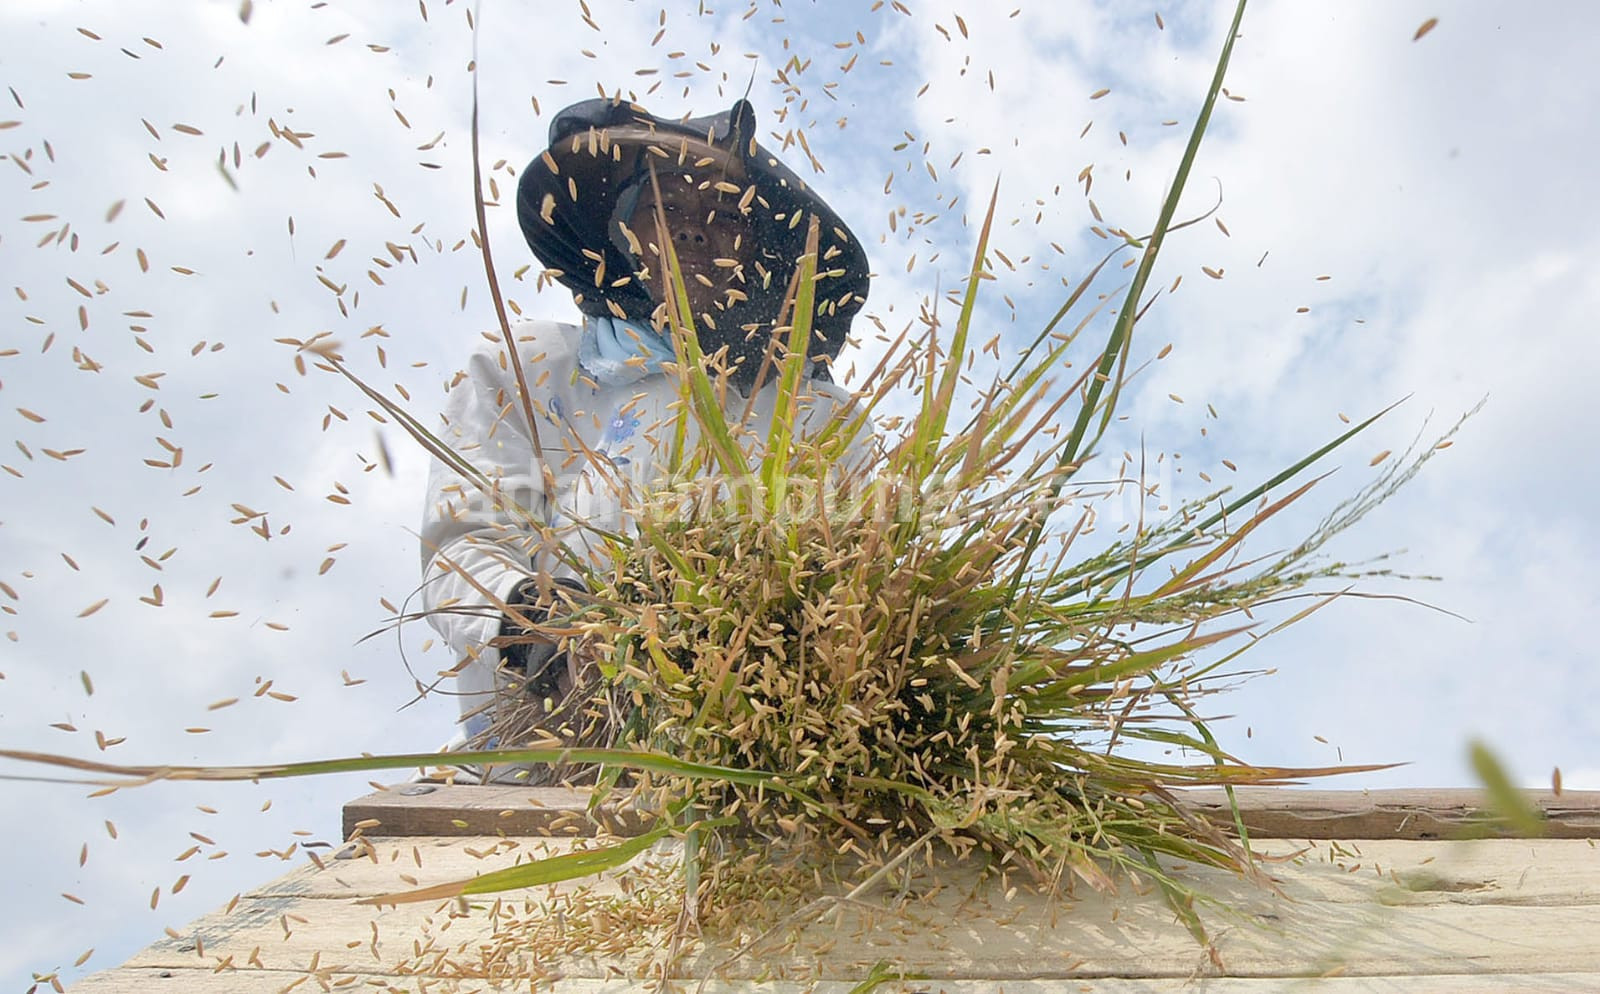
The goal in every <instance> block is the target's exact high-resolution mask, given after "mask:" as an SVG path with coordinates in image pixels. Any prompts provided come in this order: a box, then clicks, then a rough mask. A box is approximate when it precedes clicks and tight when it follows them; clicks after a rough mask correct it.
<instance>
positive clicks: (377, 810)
mask: <svg viewBox="0 0 1600 994" xmlns="http://www.w3.org/2000/svg"><path fill="white" fill-rule="evenodd" d="M424 788H432V789H431V790H427V791H426V792H425V793H409V794H408V793H406V791H419V790H423V789H424ZM1181 796H1182V797H1184V798H1185V799H1187V800H1188V801H1189V803H1190V804H1191V805H1192V806H1193V807H1194V808H1195V809H1196V810H1197V811H1198V812H1199V813H1200V814H1202V815H1204V816H1205V817H1206V818H1209V819H1210V820H1212V821H1213V822H1216V823H1217V824H1219V825H1222V826H1224V827H1231V826H1232V825H1233V816H1232V814H1231V812H1230V811H1229V808H1228V803H1227V798H1226V796H1225V795H1224V794H1223V792H1222V791H1221V790H1190V791H1184V792H1181ZM1236 796H1237V797H1238V801H1239V810H1240V813H1241V815H1242V816H1243V818H1244V823H1245V827H1246V828H1247V829H1248V830H1249V831H1250V833H1251V835H1252V836H1254V837H1258V838H1277V839H1416V840H1423V841H1427V840H1435V839H1466V838H1473V837H1477V836H1481V835H1492V836H1496V837H1509V833H1508V832H1507V831H1506V830H1505V829H1504V827H1503V826H1501V825H1499V824H1497V822H1496V821H1495V819H1494V817H1493V815H1492V813H1491V812H1489V811H1488V810H1487V808H1486V806H1485V804H1484V800H1483V795H1482V793H1481V792H1480V791H1476V790H1445V789H1432V790H1416V789H1398V790H1302V789H1298V788H1282V787H1242V788H1237V789H1236ZM1527 796H1528V799H1529V800H1530V801H1531V802H1532V803H1534V804H1535V805H1537V806H1538V808H1539V810H1540V811H1541V812H1542V813H1543V814H1544V817H1545V828H1546V836H1547V837H1548V838H1555V839H1587V838H1600V791H1566V792H1564V793H1562V794H1561V795H1560V796H1557V795H1555V794H1551V793H1549V792H1548V791H1545V792H1530V793H1529V794H1528V795H1527ZM588 806H589V794H588V792H587V791H582V790H569V789H565V788H559V787H508V786H501V785H492V786H464V785H462V786H458V785H451V784H398V785H396V786H395V787H392V788H390V789H388V790H382V791H376V792H374V793H372V794H368V795H366V796H365V797H360V798H357V799H356V800H354V801H351V802H350V803H349V804H346V805H345V808H344V831H345V837H346V838H348V837H349V836H350V834H351V833H352V832H354V831H355V830H356V826H357V825H363V824H364V825H365V826H366V827H365V828H364V829H363V830H362V831H363V833H364V834H366V835H369V836H396V835H406V836H409V835H506V836H529V835H593V834H594V833H595V832H596V830H598V829H602V828H603V829H606V830H609V831H628V830H630V829H632V828H634V827H635V826H637V825H638V823H639V819H638V817H637V816H636V815H634V814H633V813H632V812H631V811H629V810H628V809H627V808H625V807H620V806H618V805H613V804H603V805H600V806H599V807H598V808H597V809H596V810H595V811H593V812H591V811H589V810H588ZM374 822H376V824H372V823H374Z"/></svg>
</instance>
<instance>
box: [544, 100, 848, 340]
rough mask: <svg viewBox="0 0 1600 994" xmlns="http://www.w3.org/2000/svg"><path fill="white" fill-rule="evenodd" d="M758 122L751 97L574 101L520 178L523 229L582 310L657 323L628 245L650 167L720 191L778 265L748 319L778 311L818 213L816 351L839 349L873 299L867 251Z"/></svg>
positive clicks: (740, 319)
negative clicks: (712, 106) (709, 101)
mask: <svg viewBox="0 0 1600 994" xmlns="http://www.w3.org/2000/svg"><path fill="white" fill-rule="evenodd" d="M755 127H756V120H755V110H754V108H752V107H751V106H750V104H749V102H748V101H745V100H740V101H738V102H737V103H735V104H734V105H733V107H732V108H730V109H729V110H727V111H724V112H722V113H720V114H714V115H711V116H709V117H697V118H689V119H686V120H677V121H667V120H662V119H660V118H657V117H655V116H653V115H651V114H649V113H648V112H646V111H645V110H643V109H642V108H640V107H638V106H636V105H634V104H631V103H627V102H624V101H615V100H609V99H594V100H585V101H583V102H581V103H577V104H573V105H572V106H570V107H568V108H566V109H565V110H563V111H561V112H560V113H559V114H557V115H556V118H555V120H553V121H552V122H551V123H550V147H549V148H548V149H546V150H545V151H544V152H542V153H540V154H539V155H538V156H537V157H536V158H535V159H534V160H533V161H532V162H530V163H529V164H528V167H527V168H526V169H525V170H523V173H522V178H521V180H520V182H519V184H518V188H517V220H518V221H519V222H520V223H521V225H522V233H523V235H524V236H525V237H526V238H527V240H528V245H529V246H530V247H531V248H532V249H533V253H534V255H536V256H538V257H539V260H540V261H541V262H543V263H544V264H545V266H546V267H547V268H549V269H550V270H552V271H554V272H555V274H556V278H557V279H558V280H559V281H560V282H561V283H562V284H564V285H565V286H566V287H567V288H568V289H570V290H571V291H572V293H573V297H574V298H575V299H576V301H577V304H578V307H579V309H580V310H582V311H583V312H584V313H586V314H594V315H615V316H618V317H624V318H628V319H630V320H634V321H640V322H648V321H649V319H650V316H651V312H652V311H653V310H654V306H655V305H654V303H653V300H652V296H651V294H650V292H649V289H648V288H647V287H645V286H644V285H642V281H641V280H640V279H639V278H638V274H639V270H640V269H641V268H642V267H644V266H646V265H649V264H650V263H649V260H646V259H643V258H641V257H640V255H638V254H636V253H634V252H632V251H630V250H629V246H630V242H629V241H628V240H626V236H624V235H623V233H622V232H621V224H622V223H624V222H626V221H627V220H628V219H629V217H630V216H631V215H632V213H633V205H634V204H635V203H636V202H637V200H638V198H639V196H640V192H641V190H643V189H647V188H648V184H649V183H650V173H651V171H652V168H653V170H654V172H655V173H656V176H657V178H658V182H659V181H661V180H662V179H663V178H666V179H670V180H671V181H672V182H680V183H681V182H690V183H693V184H695V185H696V186H697V187H698V188H699V189H701V190H707V191H710V190H714V191H716V194H720V195H721V196H723V197H724V198H725V199H727V200H729V201H731V202H733V203H734V204H736V205H737V206H738V208H739V209H740V210H741V211H742V212H743V213H744V216H745V220H746V221H747V222H748V228H747V229H746V236H745V237H746V243H745V244H746V246H747V248H746V251H747V252H749V253H750V254H751V255H752V256H753V257H754V258H756V259H757V260H758V261H760V262H761V263H762V265H761V268H762V269H763V270H770V272H771V276H770V279H767V280H766V281H765V287H764V288H763V287H760V286H757V287H754V288H750V287H747V288H746V293H748V295H749V297H750V298H751V299H750V300H749V301H748V302H746V303H744V304H741V305H740V306H739V308H738V313H737V315H733V316H732V317H733V319H734V320H735V321H736V322H737V323H738V325H739V326H741V327H743V328H746V329H748V328H749V327H750V326H751V325H758V326H762V325H764V326H767V327H770V326H771V325H772V323H773V322H774V321H775V320H776V319H777V317H778V313H779V309H780V307H781V305H782V301H783V295H784V291H785V289H786V288H787V287H788V285H789V282H790V279H791V278H792V276H793V272H794V269H795V265H796V263H797V261H798V259H799V258H800V256H801V254H802V253H803V252H804V250H805V242H806V235H807V230H808V228H809V227H810V219H811V218H813V217H815V218H816V219H817V220H818V222H819V225H820V227H819V245H818V259H819V261H818V266H817V268H818V271H819V272H820V273H823V274H824V276H823V278H822V279H821V280H820V281H819V282H818V284H817V294H816V299H817V311H816V315H815V318H814V321H813V331H812V342H813V345H812V349H811V352H812V355H813V357H817V358H821V357H826V358H829V359H831V358H833V357H835V356H837V355H838V353H839V349H840V348H841V347H842V346H843V344H844V338H845V334H846V333H847V332H848V331H849V328H850V321H851V319H852V318H853V317H854V316H855V314H856V312H857V311H859V310H860V309H861V306H862V304H863V303H865V301H866V296H867V286H868V282H869V279H868V269H867V256H866V253H865V251H863V250H862V248H861V245H860V243H859V242H858V241H857V240H856V238H855V236H854V235H853V234H852V233H851V232H850V229H849V228H848V227H847V226H846V225H845V223H844V221H842V220H841V219H840V218H839V216H838V215H837V214H835V213H834V211H833V209H832V208H831V207H829V206H828V205H827V203H826V202H824V201H823V200H822V198H821V197H819V196H818V195H817V194H816V192H815V191H814V190H812V189H811V188H810V187H809V186H807V185H806V183H805V181H804V180H802V179H800V177H799V176H797V175H795V173H794V172H793V171H791V170H790V169H789V168H788V167H787V166H785V165H784V164H783V163H782V162H779V161H778V158H777V157H776V156H775V155H773V154H772V153H770V152H768V151H767V150H766V149H765V148H763V147H762V146H761V145H760V144H758V143H757V142H756V140H755ZM635 233H636V234H637V235H639V236H640V237H641V238H642V237H644V235H645V233H644V232H642V231H636V232H635ZM650 240H653V239H650ZM655 272H656V273H657V274H659V272H660V269H659V268H658V267H657V268H656V269H655ZM658 278H659V277H658ZM731 331H732V329H726V330H725V331H724V334H725V335H726V334H727V333H728V332H731ZM702 342H704V332H703V331H702Z"/></svg>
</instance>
